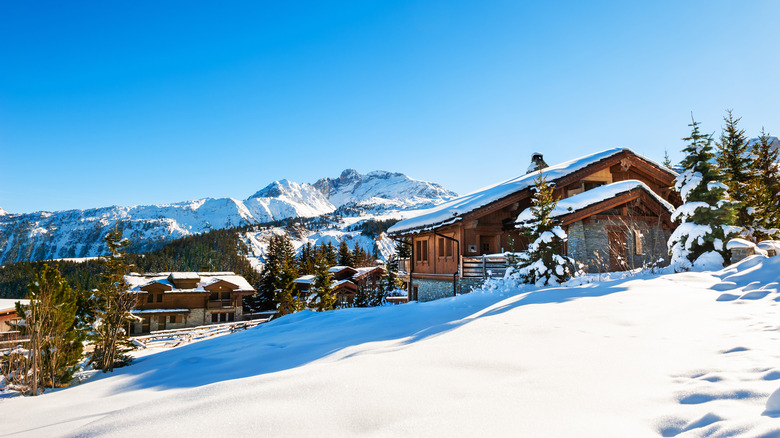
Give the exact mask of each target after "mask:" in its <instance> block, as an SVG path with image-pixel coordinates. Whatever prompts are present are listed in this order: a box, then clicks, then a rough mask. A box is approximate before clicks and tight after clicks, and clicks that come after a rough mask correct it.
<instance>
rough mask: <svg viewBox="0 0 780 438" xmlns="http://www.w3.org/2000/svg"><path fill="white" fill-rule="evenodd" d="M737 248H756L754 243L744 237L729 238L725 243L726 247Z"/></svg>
mask: <svg viewBox="0 0 780 438" xmlns="http://www.w3.org/2000/svg"><path fill="white" fill-rule="evenodd" d="M737 248H756V244H755V243H753V242H751V241H749V240H745V239H740V238H736V239H731V240H729V243H727V244H726V249H737Z"/></svg>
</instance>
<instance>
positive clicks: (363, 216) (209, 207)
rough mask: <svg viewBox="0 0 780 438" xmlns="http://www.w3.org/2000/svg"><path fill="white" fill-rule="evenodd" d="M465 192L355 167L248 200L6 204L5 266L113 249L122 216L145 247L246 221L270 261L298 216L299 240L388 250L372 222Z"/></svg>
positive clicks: (138, 245)
mask: <svg viewBox="0 0 780 438" xmlns="http://www.w3.org/2000/svg"><path fill="white" fill-rule="evenodd" d="M455 196H457V194H456V193H454V192H452V191H450V190H447V189H445V188H444V187H442V186H440V185H438V184H435V183H430V182H426V181H420V180H415V179H412V178H409V177H408V176H406V175H404V174H402V173H393V172H386V171H374V172H370V173H368V174H365V175H361V174H360V173H358V172H357V171H356V170H353V169H347V170H345V171H344V172H342V173H341V175H340V176H339V177H338V178H322V179H320V180H318V181H317V182H315V183H314V184H308V183H296V182H292V181H288V180H281V181H275V182H273V183H271V184H269V185H268V186H266V187H265V188H263V189H262V190H260V191H258V192H257V193H255V194H253V195H252V196H250V197H249V198H247V199H245V200H238V199H234V198H220V199H213V198H205V199H199V200H195V201H186V202H180V203H175V204H164V205H139V206H132V207H121V206H112V207H102V208H94V209H88V210H67V211H58V212H45V211H41V212H35V213H21V214H13V213H7V212H6V211H4V210H2V209H1V208H0V265H3V264H8V263H15V262H21V261H37V260H51V259H74V258H75V259H78V258H86V257H97V256H100V255H103V254H105V253H106V248H105V246H104V243H103V237H104V236H105V234H106V233H107V232H108V230H110V229H111V228H112V227H114V226H115V225H116V224H117V223H120V224H121V226H122V227H123V230H124V236H125V237H126V238H128V239H130V241H131V242H132V245H131V247H130V250H131V251H133V252H145V251H149V250H152V249H156V248H159V247H161V246H162V245H164V244H165V243H167V242H169V241H171V240H174V239H177V238H180V237H184V236H188V235H193V234H199V233H203V232H206V231H209V230H214V229H223V228H233V227H237V228H238V227H240V228H241V230H242V232H243V240H244V241H245V243H247V244H248V245H249V248H250V250H251V252H252V253H251V254H247V256H249V258H250V260H251V259H255V260H257V261H258V262H262V254H263V250H264V247H265V245H264V241H265V240H266V239H265V236H267V235H268V233H274V232H277V230H278V228H276V227H279V226H284V225H288V226H289V224H290V223H292V222H295V221H294V220H295V219H297V218H317V219H316V220H308V221H305V224H306V225H305V226H301V225H300V224H301V223H302V221H297V223H298V226H297V228H296V232H295V233H293V234H294V236H293V237H294V239H295V242H296V244H297V245H298V246H299V245H302V244H305V243H306V242H311V243H312V244H318V243H327V242H331V243H338V242H340V241H342V240H347V241H348V244H350V246H351V247H354V245H355V244H359V245H360V246H361V247H363V248H364V249H365V250H367V251H377V253H379V254H380V255H383V256H387V255H388V254H389V252H390V251H392V248H393V246H394V245H393V243H392V242H391V241H389V239H386V238H384V236H383V235H379V236H371V235H370V233H369V234H367V233H361V230H364V229H365V228H364V227H361V224H365V223H366V222H369V221H372V220H373V221H388V220H393V219H396V220H397V219H401V218H404V217H408V216H410V215H413V214H414V213H411V212H413V211H415V210H419V209H424V208H430V207H433V206H435V205H437V204H440V203H442V202H444V201H446V200H449V199H452V198H453V197H455Z"/></svg>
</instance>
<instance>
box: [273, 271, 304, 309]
mask: <svg viewBox="0 0 780 438" xmlns="http://www.w3.org/2000/svg"><path fill="white" fill-rule="evenodd" d="M296 278H298V272H297V268H296V267H295V263H294V260H293V259H292V257H288V258H283V259H282V262H281V266H280V268H279V271H278V272H277V273H276V280H275V284H276V285H277V286H278V287H277V288H276V290H275V291H274V301H275V302H276V303H277V307H276V310H277V311H278V312H279V316H284V315H287V314H290V313H295V312H298V311H300V310H303V309H304V308H306V303H304V302H303V300H301V299H300V298H299V297H298V296H296V290H295V282H294V281H293V280H295V279H296Z"/></svg>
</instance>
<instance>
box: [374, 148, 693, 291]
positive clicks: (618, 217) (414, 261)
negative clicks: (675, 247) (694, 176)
mask: <svg viewBox="0 0 780 438" xmlns="http://www.w3.org/2000/svg"><path fill="white" fill-rule="evenodd" d="M539 170H541V172H542V174H543V175H544V177H545V179H546V180H547V181H548V182H549V183H551V184H552V185H553V186H554V196H555V197H556V198H557V199H559V201H558V205H557V207H556V209H555V211H554V212H553V217H554V218H555V219H556V220H557V221H558V223H559V224H560V225H561V226H562V228H563V229H564V231H566V233H567V234H568V241H567V243H566V245H565V248H564V251H565V253H566V254H567V255H568V256H570V257H572V258H573V259H574V260H575V261H577V262H578V263H581V264H582V266H583V268H584V270H585V271H586V272H605V271H618V270H626V269H631V268H635V267H640V266H643V265H649V264H653V263H659V261H660V262H668V252H667V249H666V241H667V240H668V238H669V236H670V234H671V232H672V230H673V228H674V224H673V223H672V221H671V214H672V213H673V211H674V205H679V204H680V202H681V200H680V198H679V195H678V194H677V193H676V192H675V191H674V190H673V185H674V180H675V177H676V176H677V174H676V173H675V172H674V171H672V170H671V169H667V168H666V167H664V166H662V165H660V164H658V163H655V162H653V161H652V160H649V159H647V158H645V157H643V156H641V155H638V154H636V153H635V152H633V151H631V150H630V149H625V148H616V149H609V150H606V151H603V152H599V153H595V154H591V155H587V156H584V157H581V158H578V159H575V160H572V161H568V162H565V163H561V164H558V165H554V166H548V165H547V164H546V163H545V162H544V158H543V157H542V154H540V153H534V154H533V156H532V161H531V165H530V166H529V168H528V170H527V172H526V173H525V174H524V175H521V176H519V177H516V178H513V179H510V180H508V181H504V182H501V183H498V184H495V185H492V186H489V187H486V188H483V189H480V190H477V191H475V192H472V193H470V194H467V195H464V196H461V197H458V198H456V199H453V200H451V201H448V202H445V203H443V204H441V205H439V206H437V207H435V208H432V209H430V210H426V211H425V212H424V213H423V214H421V215H419V216H416V217H412V218H409V219H406V220H403V221H401V222H399V223H397V224H395V225H394V226H392V227H390V229H389V230H388V234H389V235H390V236H391V237H393V238H395V239H396V240H397V241H398V242H399V244H409V243H410V244H411V248H410V249H411V259H410V260H409V261H408V263H407V264H406V266H407V276H406V278H405V279H404V280H405V282H406V284H407V287H408V293H409V300H419V301H428V300H433V299H437V298H441V297H444V296H452V295H453V294H456V293H459V292H466V291H468V290H470V288H471V287H473V286H477V285H479V284H480V283H481V282H482V281H484V278H485V277H487V276H491V275H492V276H496V275H502V274H503V272H504V270H505V268H506V261H505V258H504V257H503V253H504V252H506V251H521V250H524V249H526V247H527V245H528V242H527V239H526V238H525V237H524V236H523V233H522V231H523V228H524V225H525V224H526V223H527V221H528V220H530V218H531V216H530V208H529V207H530V206H531V201H532V199H533V191H532V188H533V186H534V183H535V180H536V179H537V178H538V176H539ZM402 238H408V243H406V242H407V241H405V240H403V239H402Z"/></svg>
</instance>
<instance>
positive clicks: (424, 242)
mask: <svg viewBox="0 0 780 438" xmlns="http://www.w3.org/2000/svg"><path fill="white" fill-rule="evenodd" d="M420 243H422V251H421V254H422V261H424V262H427V261H428V241H427V240H422V241H420Z"/></svg>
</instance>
